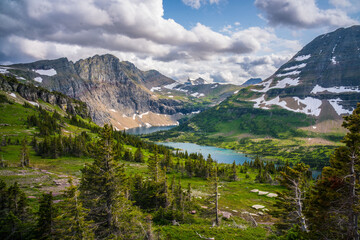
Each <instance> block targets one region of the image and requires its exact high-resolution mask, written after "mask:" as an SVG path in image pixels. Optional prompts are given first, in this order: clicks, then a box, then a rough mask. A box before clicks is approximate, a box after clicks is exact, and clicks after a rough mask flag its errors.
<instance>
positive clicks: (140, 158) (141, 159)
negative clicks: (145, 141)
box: [134, 147, 144, 163]
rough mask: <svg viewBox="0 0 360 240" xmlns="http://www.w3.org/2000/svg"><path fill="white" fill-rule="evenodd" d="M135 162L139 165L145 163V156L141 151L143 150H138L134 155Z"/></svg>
mask: <svg viewBox="0 0 360 240" xmlns="http://www.w3.org/2000/svg"><path fill="white" fill-rule="evenodd" d="M134 161H135V162H139V163H143V162H144V154H143V153H142V151H141V148H140V147H139V148H138V149H136V152H135V154H134Z"/></svg>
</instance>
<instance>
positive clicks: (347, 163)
mask: <svg viewBox="0 0 360 240" xmlns="http://www.w3.org/2000/svg"><path fill="white" fill-rule="evenodd" d="M343 127H345V128H346V129H348V132H347V134H346V135H345V137H344V139H343V140H342V142H343V143H345V146H341V147H339V148H337V149H336V150H335V153H334V154H333V155H332V157H331V159H330V167H324V169H323V171H322V175H321V178H320V179H319V180H318V181H317V182H316V185H315V187H314V189H313V191H312V192H311V196H310V200H309V208H308V211H307V216H308V218H309V221H310V223H311V230H312V232H313V233H314V234H315V237H317V238H318V239H355V240H358V239H359V230H358V218H359V213H360V202H359V192H360V185H359V176H360V159H359V156H360V104H358V106H357V108H356V109H355V110H354V111H353V113H352V114H351V115H349V116H346V117H344V123H343Z"/></svg>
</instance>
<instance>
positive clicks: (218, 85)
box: [211, 84, 219, 88]
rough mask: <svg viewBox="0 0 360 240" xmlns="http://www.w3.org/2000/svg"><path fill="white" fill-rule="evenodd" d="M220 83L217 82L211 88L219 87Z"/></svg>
mask: <svg viewBox="0 0 360 240" xmlns="http://www.w3.org/2000/svg"><path fill="white" fill-rule="evenodd" d="M218 86H219V85H218V84H216V85H214V86H212V87H211V88H217V87H218Z"/></svg>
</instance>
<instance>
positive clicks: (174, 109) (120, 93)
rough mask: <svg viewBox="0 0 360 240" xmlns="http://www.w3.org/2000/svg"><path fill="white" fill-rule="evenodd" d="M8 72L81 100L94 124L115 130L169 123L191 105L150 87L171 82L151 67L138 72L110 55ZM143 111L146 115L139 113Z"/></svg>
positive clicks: (17, 67) (40, 63) (43, 63)
mask: <svg viewBox="0 0 360 240" xmlns="http://www.w3.org/2000/svg"><path fill="white" fill-rule="evenodd" d="M9 67H10V68H11V69H12V73H15V74H16V75H17V76H21V77H23V78H25V79H34V80H35V81H36V84H38V85H40V86H42V87H44V88H46V89H49V90H50V91H58V92H61V93H63V94H66V95H68V96H70V97H73V98H76V99H79V100H81V101H83V102H86V103H87V105H88V107H89V110H90V113H91V117H92V119H93V120H94V121H95V122H96V123H98V124H104V123H108V122H110V123H112V124H113V125H114V126H115V127H117V128H118V129H126V128H131V127H138V126H150V125H173V124H176V123H177V121H176V119H177V118H178V117H179V116H177V114H180V113H181V114H187V113H189V112H191V111H192V110H193V109H187V108H185V107H184V104H183V102H181V101H178V100H175V99H167V98H161V99H159V98H158V96H157V95H156V94H154V93H153V92H152V91H150V89H151V88H154V87H155V88H156V87H158V86H163V85H169V84H172V83H174V82H175V81H174V80H172V79H170V78H168V77H166V76H164V75H162V74H160V73H159V72H157V71H155V70H151V71H146V72H143V71H141V70H139V69H138V68H136V67H135V65H134V64H132V63H130V62H120V61H119V59H118V58H116V57H114V56H112V55H109V54H107V55H102V56H98V55H96V56H94V57H91V58H87V59H84V60H79V61H77V62H75V63H73V62H71V61H68V60H67V59H66V58H61V59H57V60H44V61H38V62H34V63H29V64H15V65H11V66H9ZM144 113H146V115H148V116H147V118H144V119H143V118H141V117H138V115H141V114H144Z"/></svg>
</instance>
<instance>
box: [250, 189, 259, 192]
mask: <svg viewBox="0 0 360 240" xmlns="http://www.w3.org/2000/svg"><path fill="white" fill-rule="evenodd" d="M250 192H254V193H256V192H259V189H253V190H250Z"/></svg>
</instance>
